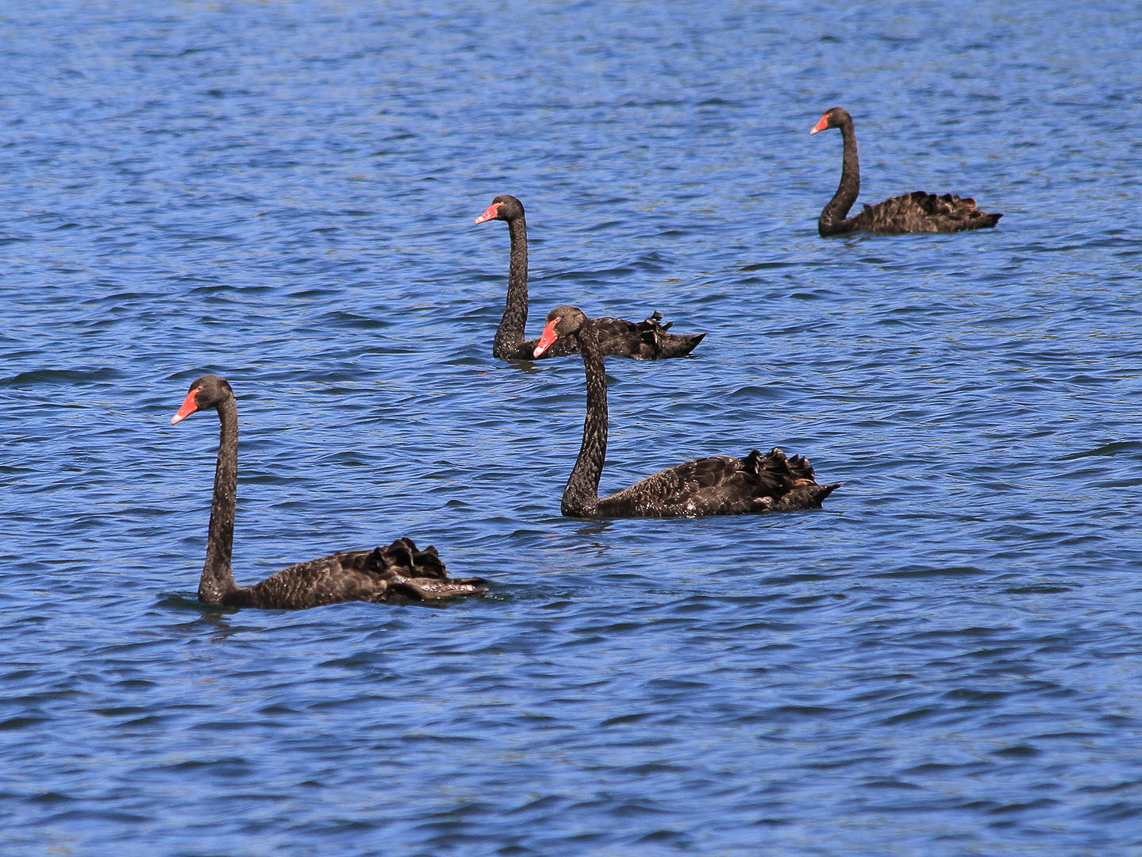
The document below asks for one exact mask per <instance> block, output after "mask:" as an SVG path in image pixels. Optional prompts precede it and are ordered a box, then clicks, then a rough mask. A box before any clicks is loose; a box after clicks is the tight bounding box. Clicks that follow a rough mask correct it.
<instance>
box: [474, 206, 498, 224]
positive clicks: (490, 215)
mask: <svg viewBox="0 0 1142 857" xmlns="http://www.w3.org/2000/svg"><path fill="white" fill-rule="evenodd" d="M499 212H500V203H498V202H493V203H492V204H491V205H489V206H488V210H487V211H485V212H484V213H483V214H481V215H480V216H479V217H477V218H476V222H477V223H486V222H487V221H489V220H495V219H496V215H497V214H499Z"/></svg>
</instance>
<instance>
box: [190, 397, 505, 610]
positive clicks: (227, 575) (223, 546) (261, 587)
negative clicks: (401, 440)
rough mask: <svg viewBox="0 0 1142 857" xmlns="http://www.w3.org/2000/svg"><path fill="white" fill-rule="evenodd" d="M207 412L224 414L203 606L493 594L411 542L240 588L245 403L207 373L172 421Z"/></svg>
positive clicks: (331, 559) (337, 557)
mask: <svg viewBox="0 0 1142 857" xmlns="http://www.w3.org/2000/svg"><path fill="white" fill-rule="evenodd" d="M206 408H214V409H216V410H217V411H218V419H219V422H220V423H221V425H222V438H221V441H220V442H219V444H218V466H217V468H216V469H215V471H214V502H213V503H212V504H211V506H210V528H209V530H208V531H207V537H206V565H205V566H204V567H203V569H202V579H201V580H200V581H199V583H198V600H199V601H202V602H203V603H205V604H221V605H224V606H226V607H264V608H278V609H282V610H301V609H303V608H306V607H319V606H321V605H323V604H336V603H339V602H342V601H390V600H399V599H411V600H416V601H423V600H428V599H437V598H452V597H455V596H459V595H481V594H483V593H485V592H487V586H486V581H483V580H480V579H479V578H475V577H472V578H453V577H449V576H448V573H447V570H446V569H445V567H444V563H443V562H441V560H440V557H439V556H437V554H436V548H433V547H430V548H427V549H425V550H417V548H416V545H414V544H413V543H412V540H411V539H397V540H396V541H395V542H393V543H392V544H391V545H389V546H388V547H384V548H381V547H378V548H376V549H375V550H371V551H368V550H362V551H349V552H347V553H337V554H334V555H333V556H327V557H324V558H322V559H315V560H310V561H309V562H303V563H299V564H297V565H291V566H290V567H289V568H287V569H285V570H283V571H279V572H278V573H277V574H275V575H274V576H273V577H267V578H266V579H265V580H263V581H262V582H261V583H256V584H254V585H253V586H238V585H237V584H235V583H234V573H233V572H232V571H231V570H230V556H231V549H232V547H233V544H234V508H235V505H236V503H237V493H238V491H237V488H238V406H237V404H236V403H235V401H234V391H233V390H231V389H230V385H229V384H228V383H227V382H226V381H225V380H224V379H222V378H217V377H215V376H213V375H204V376H203V377H201V378H199V379H198V380H197V381H195V382H194V383H193V384H191V385H190V392H189V393H187V394H186V400H185V401H184V402H183V403H182V407H181V408H179V409H178V413H176V414H175V415H174V416H173V417H171V425H176V424H177V423H180V422H182V421H183V420H184V419H186V418H187V417H188V416H190V415H191V414H193V413H194V412H195V411H200V410H204V409H206Z"/></svg>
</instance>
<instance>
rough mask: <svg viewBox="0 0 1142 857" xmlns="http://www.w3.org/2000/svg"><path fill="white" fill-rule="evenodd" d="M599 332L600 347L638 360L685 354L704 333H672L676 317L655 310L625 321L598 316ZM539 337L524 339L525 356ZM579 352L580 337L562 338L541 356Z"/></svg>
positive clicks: (522, 352) (521, 354) (530, 355)
mask: <svg viewBox="0 0 1142 857" xmlns="http://www.w3.org/2000/svg"><path fill="white" fill-rule="evenodd" d="M594 323H595V329H596V330H597V331H598V334H599V348H600V350H601V351H602V352H603V354H606V355H608V356H612V357H630V358H633V359H635V360H664V359H666V358H668V357H685V356H686V355H687V354H689V353H690V352H691V351H693V350H694V349H695V348H697V347H698V343H700V342H701V341H702V340H703V339H704V338H705V337H706V334H704V333H694V334H684V333H668V332H667V331H669V330H670V327H671V325H673V324H674V322H672V321H668V322H666V324H663V323H662V313H660V312H655V313H654V314H653V315H651V316H650V317H649V318H647V319H644V320H643V321H639V322H634V321H625V320H624V319H621V318H609V317H604V318H597V319H594ZM538 342H539V340H538V339H533V340H530V341H529V342H525V343H523V345H522V346H520V348H519V350H518V356H519V358H522V359H533V358H534V353H535V346H536V344H537V343H538ZM578 353H579V343H578V340H576V339H574V338H573V337H567V338H560V339H557V340H556V341H555V342H554V343H552V344H551V345H550V346H549V347H548V348H547V350H545V351H544V352H543V354H541V355H540V357H566V356H568V355H571V354H578Z"/></svg>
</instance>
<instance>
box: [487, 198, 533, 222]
mask: <svg viewBox="0 0 1142 857" xmlns="http://www.w3.org/2000/svg"><path fill="white" fill-rule="evenodd" d="M517 217H523V203H522V202H520V201H519V200H518V199H516V198H515V197H514V196H509V195H508V194H506V193H505V194H503V195H501V196H497V197H496V198H495V199H493V200H492V204H491V205H489V206H488V208H487V210H486V211H485V212H484V213H483V214H481V215H480V216H479V217H477V218H476V222H477V223H487V222H488V221H489V220H515V219H516V218H517Z"/></svg>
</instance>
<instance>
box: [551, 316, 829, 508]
mask: <svg viewBox="0 0 1142 857" xmlns="http://www.w3.org/2000/svg"><path fill="white" fill-rule="evenodd" d="M560 338H573V339H576V340H578V344H579V353H580V354H581V355H582V357H583V366H584V369H585V371H586V375H587V416H586V419H585V420H584V422H583V444H582V446H581V447H580V449H579V457H578V458H577V459H576V461H575V467H574V468H573V469H572V471H571V476H570V478H569V479H568V480H567V487H566V488H565V489H564V491H563V502H562V507H561V508H562V512H563V514H564V515H566V516H568V517H575V518H601V517H624V518H632V517H634V518H642V517H657V518H683V517H686V518H690V517H699V516H704V515H743V514H750V513H757V512H777V511H789V510H794V509H816V508H820V506H821V501H823V500H824V499H825V498H826V497H828V496H829V494H831V493H832V492H833V490H834V489H836V488H837V487H838V485H839V484H840V483H836V484H832V485H819V484H817V482H816V480H815V479H814V475H813V468H812V467H811V466H810V464H809V462H808V460H806V459H805V458H804V457H803V456H793V457H792V458H790V457H788V456H786V455H785V453H784V452H782V451H781V450H780V449H777V448H774V449H771V450H770V451H769V452H767V453H765V454H764V455H762V454H761V452H759V451H758V450H756V449H755V450H754V451H753V452H751V453H749V455H747V456H746V457H745V458H734V457H732V456H728V455H726V456H715V457H712V458H697V459H694V460H692V461H687V462H684V463H683V464H679V465H676V466H674V467H670V468H667V469H666V470H662V471H659V472H658V473H655V474H654V475H652V476H648V477H647V478H646V479H643V480H642V481H641V482H637V483H635V484H634V485H632V486H630V487H629V488H626V489H624V490H622V491H619V492H618V493H617V494H612V495H611V496H609V497H603V498H600V497H599V478H600V476H601V475H602V470H603V462H604V461H605V459H606V456H607V420H608V414H607V376H606V370H605V367H604V364H603V355H602V352H601V350H600V349H599V345H598V333H597V330H596V327H595V322H594V321H593V320H592V319H589V318H587V317H586V316H585V315H584V314H583V312H582V311H581V310H579V309H577V308H576V307H572V306H561V307H557V308H556V309H554V310H552V311H551V312H550V313H548V315H547V325H546V327H545V328H544V331H543V336H542V337H540V340H539V344H538V345H536V349H535V350H536V356H539V354H540V353H541V352H542V351H543V350H544V349H546V348H549V347H550V346H551V345H552V344H553V343H555V342H557V341H558V340H559V339H560Z"/></svg>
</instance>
